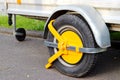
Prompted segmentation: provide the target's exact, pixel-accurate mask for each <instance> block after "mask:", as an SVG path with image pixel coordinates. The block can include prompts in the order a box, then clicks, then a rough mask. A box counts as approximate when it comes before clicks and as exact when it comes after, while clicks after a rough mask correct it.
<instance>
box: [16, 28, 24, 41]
mask: <svg viewBox="0 0 120 80" xmlns="http://www.w3.org/2000/svg"><path fill="white" fill-rule="evenodd" d="M15 38H16V39H17V40H18V41H24V40H25V38H26V31H25V29H24V28H18V29H17V30H16V34H15Z"/></svg>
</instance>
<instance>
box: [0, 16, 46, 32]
mask: <svg viewBox="0 0 120 80" xmlns="http://www.w3.org/2000/svg"><path fill="white" fill-rule="evenodd" d="M16 20H17V22H16V26H17V28H25V29H26V30H37V31H42V30H43V29H44V24H45V21H40V20H35V19H30V18H27V17H23V16H17V18H16ZM0 27H5V28H12V26H9V25H8V18H7V16H6V15H0Z"/></svg>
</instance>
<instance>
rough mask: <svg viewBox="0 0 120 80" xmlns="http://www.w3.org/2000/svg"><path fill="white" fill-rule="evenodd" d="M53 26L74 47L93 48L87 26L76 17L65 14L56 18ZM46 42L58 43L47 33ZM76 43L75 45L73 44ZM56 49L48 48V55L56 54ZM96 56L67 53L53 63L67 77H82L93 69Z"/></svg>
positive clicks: (92, 41)
mask: <svg viewBox="0 0 120 80" xmlns="http://www.w3.org/2000/svg"><path fill="white" fill-rule="evenodd" d="M53 26H54V27H55V29H56V30H57V31H58V33H59V34H60V35H61V36H62V38H63V39H65V40H67V41H68V42H69V43H71V44H72V45H74V46H79V47H86V48H90V47H92V48H94V47H95V41H94V38H93V35H92V32H91V30H90V29H89V26H88V24H87V23H86V22H85V21H84V20H83V19H82V18H80V17H78V16H76V15H69V14H65V15H62V16H60V17H58V18H57V19H56V20H55V22H54V23H53ZM47 40H48V41H51V42H54V43H57V42H58V41H57V40H56V39H55V38H54V36H53V35H52V34H51V33H50V32H49V34H48V37H47ZM73 42H77V43H73ZM57 51H58V49H56V48H51V47H49V52H50V55H51V56H52V55H53V54H54V53H56V52H57ZM96 60H97V55H95V54H87V53H82V52H75V51H68V55H62V56H61V57H59V58H58V59H57V60H56V61H55V62H54V66H55V68H56V69H57V70H58V71H59V72H61V73H63V74H65V75H68V76H72V77H82V76H84V75H85V74H87V73H88V72H90V70H91V69H92V68H93V67H94V65H95V62H96Z"/></svg>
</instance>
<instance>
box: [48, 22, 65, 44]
mask: <svg viewBox="0 0 120 80" xmlns="http://www.w3.org/2000/svg"><path fill="white" fill-rule="evenodd" d="M53 22H54V20H52V21H50V23H49V24H48V29H49V31H50V32H51V33H52V35H53V36H54V37H55V38H56V39H57V40H58V41H59V42H61V41H63V39H62V38H61V36H60V35H59V33H58V32H57V31H56V30H55V28H54V27H53V24H52V23H53Z"/></svg>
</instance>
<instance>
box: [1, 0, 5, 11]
mask: <svg viewBox="0 0 120 80" xmlns="http://www.w3.org/2000/svg"><path fill="white" fill-rule="evenodd" d="M4 2H5V1H4V0H0V12H1V13H2V12H4V13H5V4H4Z"/></svg>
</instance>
